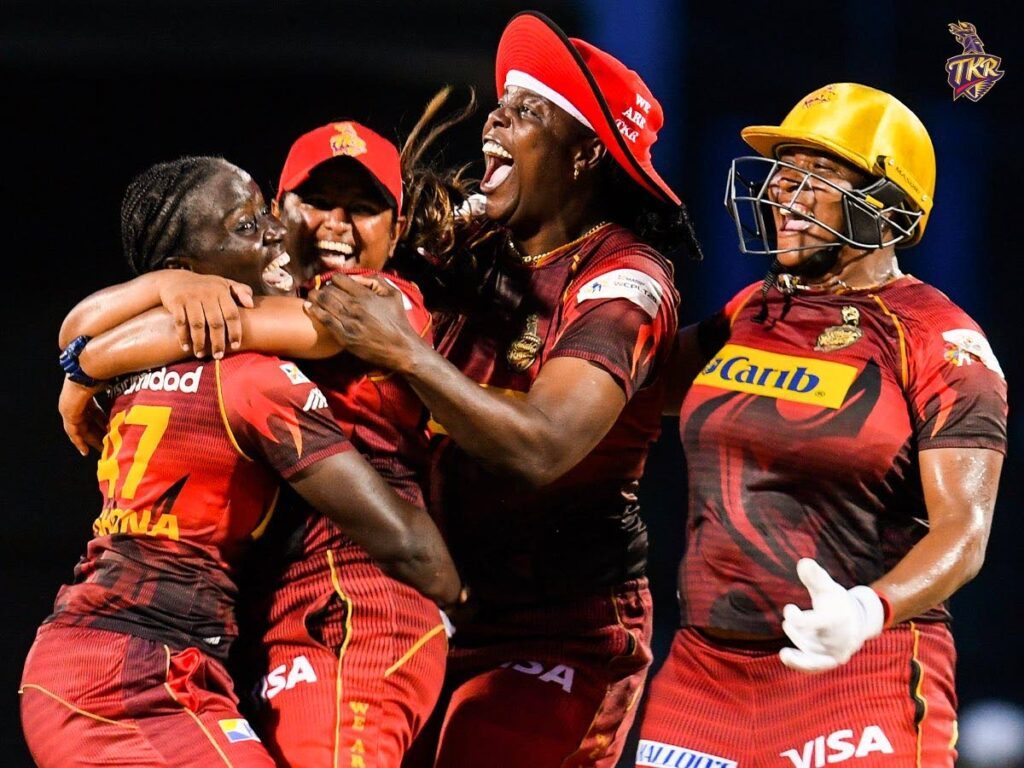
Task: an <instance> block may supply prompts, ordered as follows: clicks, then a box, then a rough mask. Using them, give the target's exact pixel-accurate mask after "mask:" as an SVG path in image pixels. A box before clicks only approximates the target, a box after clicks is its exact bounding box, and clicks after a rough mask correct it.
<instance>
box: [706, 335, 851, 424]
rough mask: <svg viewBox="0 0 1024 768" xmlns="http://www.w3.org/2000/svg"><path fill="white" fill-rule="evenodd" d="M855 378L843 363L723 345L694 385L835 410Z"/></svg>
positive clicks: (737, 345)
mask: <svg viewBox="0 0 1024 768" xmlns="http://www.w3.org/2000/svg"><path fill="white" fill-rule="evenodd" d="M855 378H857V369H856V368H855V367H854V366H852V365H847V364H846V363H836V362H832V361H830V360H819V359H818V358H816V357H797V356H795V355H780V354H778V353H775V352H765V351H764V350H763V349H754V348H752V347H745V346H742V345H740V344H726V345H725V346H724V347H722V349H721V350H719V352H718V354H717V355H715V357H714V358H713V359H712V360H711V362H710V363H708V365H707V367H705V368H704V370H703V371H701V372H700V374H699V375H698V376H697V378H696V379H694V383H695V384H703V385H705V386H708V387H715V388H717V389H729V390H732V391H734V392H746V393H747V394H751V395H761V396H762V397H773V398H776V399H778V400H789V401H791V402H794V403H806V404H807V405H816V406H818V407H820V408H832V409H836V408H839V407H840V406H841V405H842V404H843V402H844V401H845V399H846V393H847V392H849V390H850V385H852V384H853V380H854V379H855Z"/></svg>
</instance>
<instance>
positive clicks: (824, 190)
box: [768, 147, 867, 269]
mask: <svg viewBox="0 0 1024 768" xmlns="http://www.w3.org/2000/svg"><path fill="white" fill-rule="evenodd" d="M779 159H780V160H782V161H783V162H785V163H788V164H789V165H792V166H795V167H796V168H798V169H800V170H799V171H798V170H794V169H793V168H783V167H780V168H778V169H777V170H776V172H775V175H774V176H773V177H772V179H771V180H770V182H769V185H768V199H769V200H771V201H772V202H776V203H780V204H782V205H785V206H787V208H788V209H789V210H787V209H783V208H776V207H774V206H773V207H772V217H773V219H774V222H775V231H776V237H777V247H778V248H779V249H781V250H785V249H787V248H799V249H800V250H794V251H790V252H789V253H781V254H779V256H778V258H779V262H781V264H782V265H783V267H785V268H786V269H793V268H795V267H799V266H800V265H801V264H803V263H804V262H806V261H807V260H808V259H810V258H811V257H812V256H813V255H814V254H815V253H816V252H818V251H820V250H821V249H822V248H825V247H827V246H830V245H835V244H836V243H837V242H838V238H837V237H836V236H835V235H834V234H833V233H831V232H829V231H828V230H827V229H826V228H825V227H822V226H820V225H819V224H817V223H815V222H812V221H810V220H809V219H807V218H804V216H803V215H801V214H806V215H807V216H812V217H813V218H814V219H816V220H817V221H819V222H821V223H822V224H826V225H828V226H829V227H831V228H832V229H835V230H837V231H839V232H844V231H845V228H846V221H845V215H844V213H843V202H842V194H841V193H840V192H839V190H837V189H835V188H834V187H832V186H829V184H826V183H824V182H823V181H821V179H816V178H814V177H812V176H807V177H805V175H804V174H803V173H801V172H800V171H806V172H809V173H813V174H815V175H816V176H820V177H821V178H822V179H825V180H827V181H828V182H830V183H831V184H834V185H835V186H836V187H839V188H840V189H848V190H851V189H857V188H859V187H860V186H862V185H863V184H864V182H865V181H866V178H867V177H866V176H865V175H864V174H863V173H861V172H860V171H859V170H857V169H856V168H854V167H853V166H852V165H850V164H849V163H847V162H846V161H844V160H840V159H839V158H838V157H836V156H835V155H831V154H828V153H826V152H822V151H820V150H816V149H811V148H809V147H792V148H787V149H785V150H783V151H782V152H780V154H779ZM805 178H806V181H805Z"/></svg>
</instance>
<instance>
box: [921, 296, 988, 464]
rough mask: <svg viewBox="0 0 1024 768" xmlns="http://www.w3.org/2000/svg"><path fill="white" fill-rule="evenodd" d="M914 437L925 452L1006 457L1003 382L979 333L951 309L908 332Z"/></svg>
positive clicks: (961, 312) (960, 311)
mask: <svg viewBox="0 0 1024 768" xmlns="http://www.w3.org/2000/svg"><path fill="white" fill-rule="evenodd" d="M908 331H909V333H908V336H909V338H908V358H909V359H908V375H909V380H908V386H907V399H908V402H909V405H910V411H911V420H912V423H913V428H914V437H915V440H916V443H917V447H918V449H919V450H923V449H927V448H991V449H992V450H996V451H999V452H1001V453H1005V452H1006V419H1007V404H1006V379H1005V378H1004V376H1003V370H1002V368H1001V367H1000V365H999V361H998V360H997V359H996V356H995V354H994V353H993V351H992V347H991V346H990V344H989V342H988V339H987V338H985V334H984V333H982V331H981V329H980V328H979V327H978V326H977V325H976V324H975V323H974V321H972V320H971V319H970V318H969V317H968V316H967V315H966V314H965V313H964V312H963V311H962V310H960V309H958V308H956V307H955V306H950V307H949V308H948V309H947V308H943V311H939V312H933V313H931V316H930V317H928V318H927V322H917V323H914V325H913V326H911V327H910V328H908Z"/></svg>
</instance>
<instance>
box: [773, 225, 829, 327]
mask: <svg viewBox="0 0 1024 768" xmlns="http://www.w3.org/2000/svg"><path fill="white" fill-rule="evenodd" d="M840 251H842V243H835V244H833V245H826V246H825V247H823V248H819V249H818V250H816V251H814V252H813V253H812V254H811V255H810V256H808V257H807V258H806V259H805V260H804V261H803V262H801V263H800V264H798V265H797V266H796V267H794V268H793V269H789V270H787V269H786V268H785V267H783V266H782V264H781V263H780V262H779V259H778V257H775V258H774V259H772V263H771V265H770V266H769V267H768V272H767V274H765V276H764V280H763V281H761V309H760V311H759V312H758V313H757V315H755V316H754V322H755V323H764V322H765V321H766V320H767V319H768V290H769V289H770V288H771V287H772V286H773V285H775V284H776V282H779V283H781V285H780V290H781V291H782V293H783V295H784V296H785V299H786V304H785V306H784V308H783V315H785V313H786V311H787V310H788V308H789V302H790V300H791V297H792V295H793V290H794V286H793V281H792V280H791V279H790V277H798V278H802V279H804V280H808V279H810V280H814V279H816V278H819V277H821V276H822V275H826V274H828V272H829V271H830V270H831V269H832V268H833V267H835V265H836V262H837V261H839V253H840ZM780 276H781V277H782V278H783V279H782V280H779V278H780Z"/></svg>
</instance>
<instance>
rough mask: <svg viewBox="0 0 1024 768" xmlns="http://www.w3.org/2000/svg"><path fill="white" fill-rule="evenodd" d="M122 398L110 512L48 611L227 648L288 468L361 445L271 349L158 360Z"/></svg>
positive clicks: (112, 452) (104, 473)
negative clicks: (257, 544)
mask: <svg viewBox="0 0 1024 768" xmlns="http://www.w3.org/2000/svg"><path fill="white" fill-rule="evenodd" d="M110 395H111V397H112V406H111V409H110V418H109V431H108V432H107V436H106V438H105V439H104V443H103V453H102V457H101V458H100V461H99V463H98V465H97V472H96V474H97V478H98V480H99V486H100V493H101V494H102V496H103V499H104V503H103V509H102V511H101V513H100V514H99V516H98V517H97V518H96V520H95V522H94V523H93V539H92V540H91V541H90V542H89V544H88V547H87V550H86V554H85V556H84V557H83V558H82V559H81V561H80V562H79V564H78V566H77V567H76V568H75V576H74V581H73V582H72V583H71V584H68V585H66V586H64V587H62V588H61V590H60V592H59V593H58V595H57V600H56V603H55V606H54V611H53V614H51V616H50V617H49V618H48V619H47V621H58V622H62V623H66V624H85V625H89V626H95V627H102V628H105V629H111V630H116V631H119V632H126V633H130V634H134V635H138V636H140V637H145V638H148V639H152V640H156V641H159V642H164V643H167V644H168V645H170V646H171V647H173V648H182V647H185V646H190V645H191V646H198V647H199V648H202V649H203V650H205V651H207V652H208V653H210V654H211V655H213V656H215V657H217V658H221V659H223V658H225V657H226V656H227V653H228V647H229V645H230V643H231V641H232V640H233V639H234V637H235V636H236V635H237V624H236V618H235V597H236V593H237V585H236V579H237V573H236V570H237V565H238V563H239V560H240V558H241V556H242V553H243V550H244V549H245V548H246V546H247V545H248V544H249V543H250V542H251V541H252V540H253V539H255V538H257V537H258V536H259V535H260V533H261V532H262V530H263V529H264V528H265V526H266V524H267V522H268V521H269V518H270V516H271V514H272V513H273V509H274V504H275V500H276V498H277V493H278V484H279V482H280V479H281V478H284V479H286V480H287V479H288V478H290V477H292V476H293V475H294V474H295V473H296V472H299V471H300V470H302V469H304V468H306V467H308V466H310V465H312V464H314V463H315V462H317V461H320V460H322V459H324V458H326V457H327V456H330V455H333V454H335V453H338V452H341V451H345V450H348V449H349V448H351V444H350V443H349V442H348V440H347V439H346V438H345V435H344V434H343V433H342V431H341V429H339V428H338V426H337V424H336V423H335V421H334V419H333V418H332V417H331V413H330V410H329V409H328V407H327V400H326V399H325V397H324V396H323V394H321V392H320V390H319V389H318V388H317V387H316V385H314V384H313V383H312V382H311V381H310V380H309V379H308V378H307V377H306V376H305V375H304V374H303V373H302V371H300V370H299V369H298V368H297V367H296V366H295V365H294V364H293V363H290V362H286V361H283V360H280V359H278V358H275V357H270V356H266V355H258V354H249V353H246V354H239V355H233V356H231V357H229V358H226V359H225V360H223V361H212V362H210V361H192V362H188V363H181V364H179V365H172V366H167V367H166V368H160V369H158V370H152V371H147V372H145V373H140V374H136V375H134V376H131V377H129V378H127V379H124V380H122V381H121V382H120V383H119V384H117V385H116V386H115V387H114V388H113V389H112V390H111V392H110Z"/></svg>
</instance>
